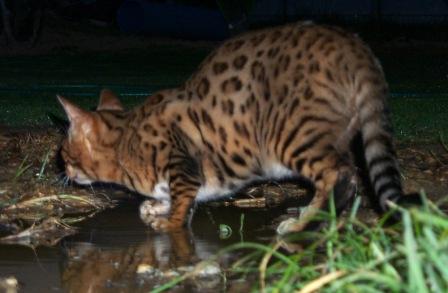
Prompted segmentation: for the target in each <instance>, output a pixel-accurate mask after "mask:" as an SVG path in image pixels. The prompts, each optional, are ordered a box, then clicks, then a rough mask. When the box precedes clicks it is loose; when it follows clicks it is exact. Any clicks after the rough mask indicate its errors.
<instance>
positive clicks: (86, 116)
mask: <svg viewBox="0 0 448 293" xmlns="http://www.w3.org/2000/svg"><path fill="white" fill-rule="evenodd" d="M57 98H58V100H59V103H60V104H61V105H62V107H63V108H64V110H65V113H66V114H67V117H68V120H69V121H70V123H77V122H81V121H87V120H90V117H91V115H90V113H89V112H88V111H86V110H84V109H81V108H80V107H78V106H76V105H75V104H73V103H72V102H70V101H69V100H67V99H66V98H64V97H62V96H59V95H57Z"/></svg>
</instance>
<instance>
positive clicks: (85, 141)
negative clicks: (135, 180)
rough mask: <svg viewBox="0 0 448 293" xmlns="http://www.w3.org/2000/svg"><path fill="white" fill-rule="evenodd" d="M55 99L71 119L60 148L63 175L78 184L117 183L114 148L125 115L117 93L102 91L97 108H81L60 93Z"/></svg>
mask: <svg viewBox="0 0 448 293" xmlns="http://www.w3.org/2000/svg"><path fill="white" fill-rule="evenodd" d="M58 100H59V102H60V103H61V105H62V107H63V108H64V110H65V113H66V114H67V117H68V120H69V122H70V126H69V128H68V131H67V137H66V138H65V140H64V142H63V144H62V149H61V155H62V159H63V160H64V163H65V171H66V175H67V176H68V177H69V178H70V179H71V180H73V181H75V182H77V183H79V184H90V183H92V182H95V181H102V182H117V180H118V178H117V177H118V176H119V174H118V173H119V170H120V166H119V163H118V158H117V150H116V147H117V145H118V141H119V140H120V139H121V136H122V135H123V128H122V125H123V120H124V117H125V116H124V109H123V106H122V105H121V103H120V101H119V100H118V98H117V96H116V95H115V94H114V93H112V92H111V91H110V90H103V91H102V92H101V95H100V101H99V104H98V107H97V109H96V111H87V110H84V109H82V108H80V107H79V106H77V105H75V104H74V103H72V102H70V101H69V100H67V99H66V98H64V97H61V96H58Z"/></svg>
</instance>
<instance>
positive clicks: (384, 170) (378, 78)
mask: <svg viewBox="0 0 448 293" xmlns="http://www.w3.org/2000/svg"><path fill="white" fill-rule="evenodd" d="M357 80H358V82H357V83H358V84H357V86H356V88H357V89H358V90H357V96H356V106H357V110H358V113H359V121H360V125H361V132H362V138H363V143H364V155H365V159H366V164H367V168H368V173H369V178H370V182H371V184H372V187H373V189H374V191H375V194H376V196H377V199H378V201H379V204H380V206H381V208H382V210H383V211H387V210H388V205H387V202H388V201H393V202H398V201H400V199H401V198H402V196H403V188H402V185H401V178H400V172H399V169H398V164H397V158H396V154H395V150H394V147H393V144H392V125H391V121H390V118H389V113H388V108H387V105H386V98H387V96H388V87H387V83H386V81H385V79H384V76H383V73H382V71H381V69H380V68H378V71H373V72H372V71H371V70H370V71H365V72H360V73H359V74H358V75H357Z"/></svg>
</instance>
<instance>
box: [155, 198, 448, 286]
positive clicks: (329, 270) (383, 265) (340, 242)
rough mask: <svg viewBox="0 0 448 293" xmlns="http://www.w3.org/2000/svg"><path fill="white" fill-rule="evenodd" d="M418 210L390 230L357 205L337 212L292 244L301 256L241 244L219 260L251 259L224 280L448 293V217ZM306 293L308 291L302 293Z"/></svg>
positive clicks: (405, 213) (430, 208) (429, 207)
mask: <svg viewBox="0 0 448 293" xmlns="http://www.w3.org/2000/svg"><path fill="white" fill-rule="evenodd" d="M422 197H423V198H424V205H423V207H421V208H418V209H417V208H412V209H409V210H404V209H401V208H400V213H401V215H402V219H403V221H402V222H401V223H400V224H396V225H395V226H386V225H385V224H384V223H385V220H386V217H387V215H386V216H385V217H384V218H383V219H381V220H380V221H379V223H378V224H377V225H366V224H365V223H363V222H361V221H359V220H358V219H357V212H358V208H359V206H360V201H359V198H358V199H357V200H356V201H355V204H354V206H353V208H352V210H351V213H350V214H349V216H348V217H347V218H343V219H338V218H337V217H336V214H335V212H334V208H333V209H331V210H332V211H330V212H329V213H327V214H322V215H321V217H322V218H323V219H324V221H326V222H327V225H326V228H324V229H322V230H321V231H319V232H308V233H300V238H295V239H293V238H291V239H289V241H293V242H294V243H295V244H300V243H303V249H302V250H299V252H295V253H292V254H287V253H284V252H282V250H281V249H279V248H280V247H281V245H280V244H281V242H276V243H275V244H272V245H262V244H258V243H248V242H241V243H238V244H235V245H232V246H230V247H228V248H226V249H225V250H224V251H221V252H220V253H219V254H218V255H217V256H216V257H217V258H219V257H220V256H221V255H222V254H224V253H227V252H229V251H232V252H233V253H235V251H241V252H242V253H243V251H244V254H245V255H246V256H247V257H241V258H240V260H239V261H237V262H236V263H234V265H233V266H231V267H230V269H228V270H227V272H226V278H227V280H238V279H241V280H245V279H246V278H247V277H248V276H252V277H254V276H255V277H256V279H257V280H258V282H255V284H254V285H253V291H261V292H315V291H311V289H312V288H313V289H314V290H318V292H378V293H379V292H440V293H442V292H448V266H447V265H446V264H448V216H447V215H446V214H445V213H444V212H442V211H441V210H440V209H439V208H438V207H437V206H436V205H435V204H433V203H432V202H429V201H427V200H426V198H425V196H424V194H423V195H422ZM189 277H191V276H189V275H185V276H180V277H179V278H176V279H174V280H172V281H171V282H169V283H167V284H165V285H164V286H161V287H159V288H156V289H155V290H156V291H157V292H161V291H163V290H167V289H170V288H172V287H173V286H175V285H176V284H178V283H180V282H182V281H184V280H185V279H186V278H189ZM301 290H303V291H301Z"/></svg>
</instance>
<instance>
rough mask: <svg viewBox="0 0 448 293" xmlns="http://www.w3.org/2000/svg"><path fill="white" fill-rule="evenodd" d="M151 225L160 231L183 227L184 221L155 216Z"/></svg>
mask: <svg viewBox="0 0 448 293" xmlns="http://www.w3.org/2000/svg"><path fill="white" fill-rule="evenodd" d="M150 225H151V227H152V228H153V229H154V230H155V231H158V232H167V231H174V230H179V229H181V228H182V223H177V222H171V221H170V220H169V219H167V218H162V217H158V218H153V221H152V222H151V224H150Z"/></svg>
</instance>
